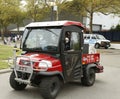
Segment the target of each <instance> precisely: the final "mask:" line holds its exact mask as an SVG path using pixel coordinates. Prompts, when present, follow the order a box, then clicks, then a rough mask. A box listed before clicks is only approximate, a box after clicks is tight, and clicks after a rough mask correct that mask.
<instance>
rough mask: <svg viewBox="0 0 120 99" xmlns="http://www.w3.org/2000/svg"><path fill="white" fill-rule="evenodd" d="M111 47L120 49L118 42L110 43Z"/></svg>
mask: <svg viewBox="0 0 120 99" xmlns="http://www.w3.org/2000/svg"><path fill="white" fill-rule="evenodd" d="M110 48H112V49H120V44H113V43H111V47H110Z"/></svg>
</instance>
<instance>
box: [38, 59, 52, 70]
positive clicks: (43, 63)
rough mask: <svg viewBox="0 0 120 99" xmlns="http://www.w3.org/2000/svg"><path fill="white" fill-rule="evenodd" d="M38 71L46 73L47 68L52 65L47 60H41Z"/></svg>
mask: <svg viewBox="0 0 120 99" xmlns="http://www.w3.org/2000/svg"><path fill="white" fill-rule="evenodd" d="M39 67H40V71H47V69H48V68H50V67H52V63H51V62H50V61H47V60H42V61H40V63H39Z"/></svg>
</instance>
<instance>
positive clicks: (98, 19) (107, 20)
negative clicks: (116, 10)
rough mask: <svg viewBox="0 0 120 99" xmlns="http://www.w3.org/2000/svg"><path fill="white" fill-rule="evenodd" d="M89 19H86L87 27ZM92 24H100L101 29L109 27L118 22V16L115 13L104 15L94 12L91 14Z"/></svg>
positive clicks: (119, 18) (119, 20)
mask: <svg viewBox="0 0 120 99" xmlns="http://www.w3.org/2000/svg"><path fill="white" fill-rule="evenodd" d="M88 24H89V19H87V23H86V26H87V27H89V25H88ZM93 24H100V25H102V29H106V30H108V29H111V27H112V26H114V27H115V26H116V25H118V24H120V17H118V16H116V15H104V14H101V13H95V14H94V16H93Z"/></svg>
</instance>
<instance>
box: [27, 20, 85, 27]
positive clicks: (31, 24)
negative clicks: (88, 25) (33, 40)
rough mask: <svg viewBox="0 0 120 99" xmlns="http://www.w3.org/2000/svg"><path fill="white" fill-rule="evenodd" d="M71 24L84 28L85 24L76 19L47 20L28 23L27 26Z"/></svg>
mask: <svg viewBox="0 0 120 99" xmlns="http://www.w3.org/2000/svg"><path fill="white" fill-rule="evenodd" d="M69 25H77V26H79V27H82V28H84V25H83V24H82V23H80V22H76V21H67V20H66V21H47V22H32V23H30V24H28V25H27V26H26V27H50V26H69Z"/></svg>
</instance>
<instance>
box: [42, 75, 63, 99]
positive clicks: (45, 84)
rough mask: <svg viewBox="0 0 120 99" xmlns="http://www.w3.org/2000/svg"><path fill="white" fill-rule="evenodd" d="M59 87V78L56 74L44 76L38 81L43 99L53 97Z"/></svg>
mask: <svg viewBox="0 0 120 99" xmlns="http://www.w3.org/2000/svg"><path fill="white" fill-rule="evenodd" d="M60 87H61V86H60V80H59V78H58V77H57V76H55V77H46V78H43V79H42V81H41V83H40V92H41V95H42V96H43V98H44V99H55V97H56V96H57V94H58V92H59V90H60Z"/></svg>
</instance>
